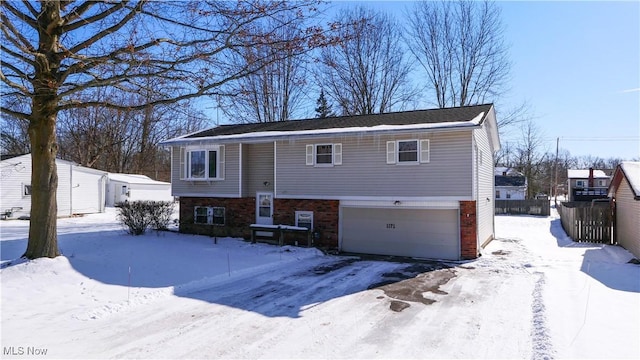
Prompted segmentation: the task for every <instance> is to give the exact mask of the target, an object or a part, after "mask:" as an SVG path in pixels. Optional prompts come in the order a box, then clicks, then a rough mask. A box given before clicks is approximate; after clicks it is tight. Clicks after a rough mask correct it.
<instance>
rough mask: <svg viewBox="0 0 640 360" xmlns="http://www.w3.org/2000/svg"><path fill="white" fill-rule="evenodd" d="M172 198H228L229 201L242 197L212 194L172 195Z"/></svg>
mask: <svg viewBox="0 0 640 360" xmlns="http://www.w3.org/2000/svg"><path fill="white" fill-rule="evenodd" d="M172 195H173V196H177V197H180V196H182V197H203V198H230V199H238V198H241V197H242V196H238V194H213V193H210V192H209V193H174V194H172Z"/></svg>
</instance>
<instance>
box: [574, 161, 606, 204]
mask: <svg viewBox="0 0 640 360" xmlns="http://www.w3.org/2000/svg"><path fill="white" fill-rule="evenodd" d="M609 183H610V177H609V176H608V175H607V174H605V172H604V171H602V170H594V169H593V168H589V169H588V170H577V169H569V170H567V186H568V199H567V200H568V201H591V200H594V199H606V198H607V189H608V188H609Z"/></svg>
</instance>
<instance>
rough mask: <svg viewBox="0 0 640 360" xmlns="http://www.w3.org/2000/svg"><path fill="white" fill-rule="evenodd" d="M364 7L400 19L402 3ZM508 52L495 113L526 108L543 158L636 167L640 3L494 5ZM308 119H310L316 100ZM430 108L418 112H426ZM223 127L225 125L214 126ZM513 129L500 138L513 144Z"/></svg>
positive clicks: (408, 5)
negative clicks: (618, 161) (507, 71)
mask: <svg viewBox="0 0 640 360" xmlns="http://www.w3.org/2000/svg"><path fill="white" fill-rule="evenodd" d="M357 4H365V5H367V6H371V7H374V8H377V9H380V10H382V11H387V12H391V13H393V14H394V15H395V16H397V18H398V19H400V22H401V23H402V21H401V20H402V18H403V16H404V14H405V11H406V10H407V9H410V8H411V6H412V5H413V3H412V2H408V1H367V2H359V1H349V2H346V1H344V2H342V1H341V2H338V1H335V2H332V3H331V4H330V6H331V8H332V9H331V10H329V12H328V14H330V13H331V12H332V11H334V10H336V9H339V8H340V7H342V6H354V5H357ZM497 4H498V6H499V7H500V8H501V11H502V20H503V24H504V26H505V32H504V35H505V41H506V43H507V44H508V46H509V52H510V59H511V62H512V68H511V83H510V86H509V92H508V93H507V94H505V96H504V97H502V98H500V99H499V100H496V101H495V103H496V107H497V110H498V112H500V110H501V108H498V107H503V108H502V110H504V111H506V110H508V109H509V108H513V107H515V106H518V105H520V104H522V103H523V102H526V103H527V104H528V105H529V108H530V115H531V116H532V117H533V121H534V122H535V124H536V126H537V128H538V129H539V132H540V136H541V138H542V139H543V140H544V142H543V146H542V147H543V148H542V149H540V150H541V151H543V152H546V151H549V152H553V153H554V152H555V148H556V139H557V138H558V137H559V138H560V148H561V149H565V150H568V151H569V152H570V153H571V155H574V156H584V155H592V156H596V157H601V158H605V159H606V158H610V157H616V158H623V159H626V160H630V159H640V1H619V2H614V1H564V2H560V1H498V2H497ZM311 105H312V107H311V110H310V111H309V114H307V116H314V113H313V110H312V108H313V107H315V98H314V99H313V104H311ZM428 107H429V106H425V108H428ZM220 120H221V122H223V123H224V122H225V119H224V118H221V119H220ZM520 137H521V135H520V129H518V128H517V127H512V128H510V129H508V131H503V134H502V137H501V140H502V142H503V144H504V143H506V142H511V143H515V142H516V141H517V140H518V139H519V138H520Z"/></svg>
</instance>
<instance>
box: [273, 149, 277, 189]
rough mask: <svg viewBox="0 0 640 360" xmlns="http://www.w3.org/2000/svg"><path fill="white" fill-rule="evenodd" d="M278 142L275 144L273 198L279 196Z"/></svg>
mask: <svg viewBox="0 0 640 360" xmlns="http://www.w3.org/2000/svg"><path fill="white" fill-rule="evenodd" d="M277 185H278V142H277V141H274V142H273V198H274V199H275V198H276V194H278V192H277V190H278V187H277Z"/></svg>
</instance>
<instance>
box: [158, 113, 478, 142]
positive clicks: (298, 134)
mask: <svg viewBox="0 0 640 360" xmlns="http://www.w3.org/2000/svg"><path fill="white" fill-rule="evenodd" d="M485 117H486V116H485ZM481 124H482V121H476V122H474V121H473V120H469V121H465V122H459V123H457V124H454V125H446V126H433V124H428V125H431V126H425V127H423V128H421V127H410V128H406V129H402V128H394V129H372V130H363V129H360V128H359V130H350V129H353V128H332V129H325V130H322V131H318V130H306V131H287V132H282V133H277V134H273V135H263V134H260V135H257V134H256V133H246V134H234V135H223V136H209V137H198V138H186V137H184V136H182V137H178V138H174V139H170V140H166V141H162V142H160V145H164V146H172V145H186V144H192V143H197V142H216V143H219V144H229V143H239V142H241V143H264V142H272V141H276V140H287V139H291V138H297V139H299V138H304V139H313V138H326V137H330V136H336V135H348V136H358V135H364V134H375V135H380V134H410V133H416V132H444V131H447V132H448V131H462V130H473V129H477V128H480V127H481V126H482V125H481Z"/></svg>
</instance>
